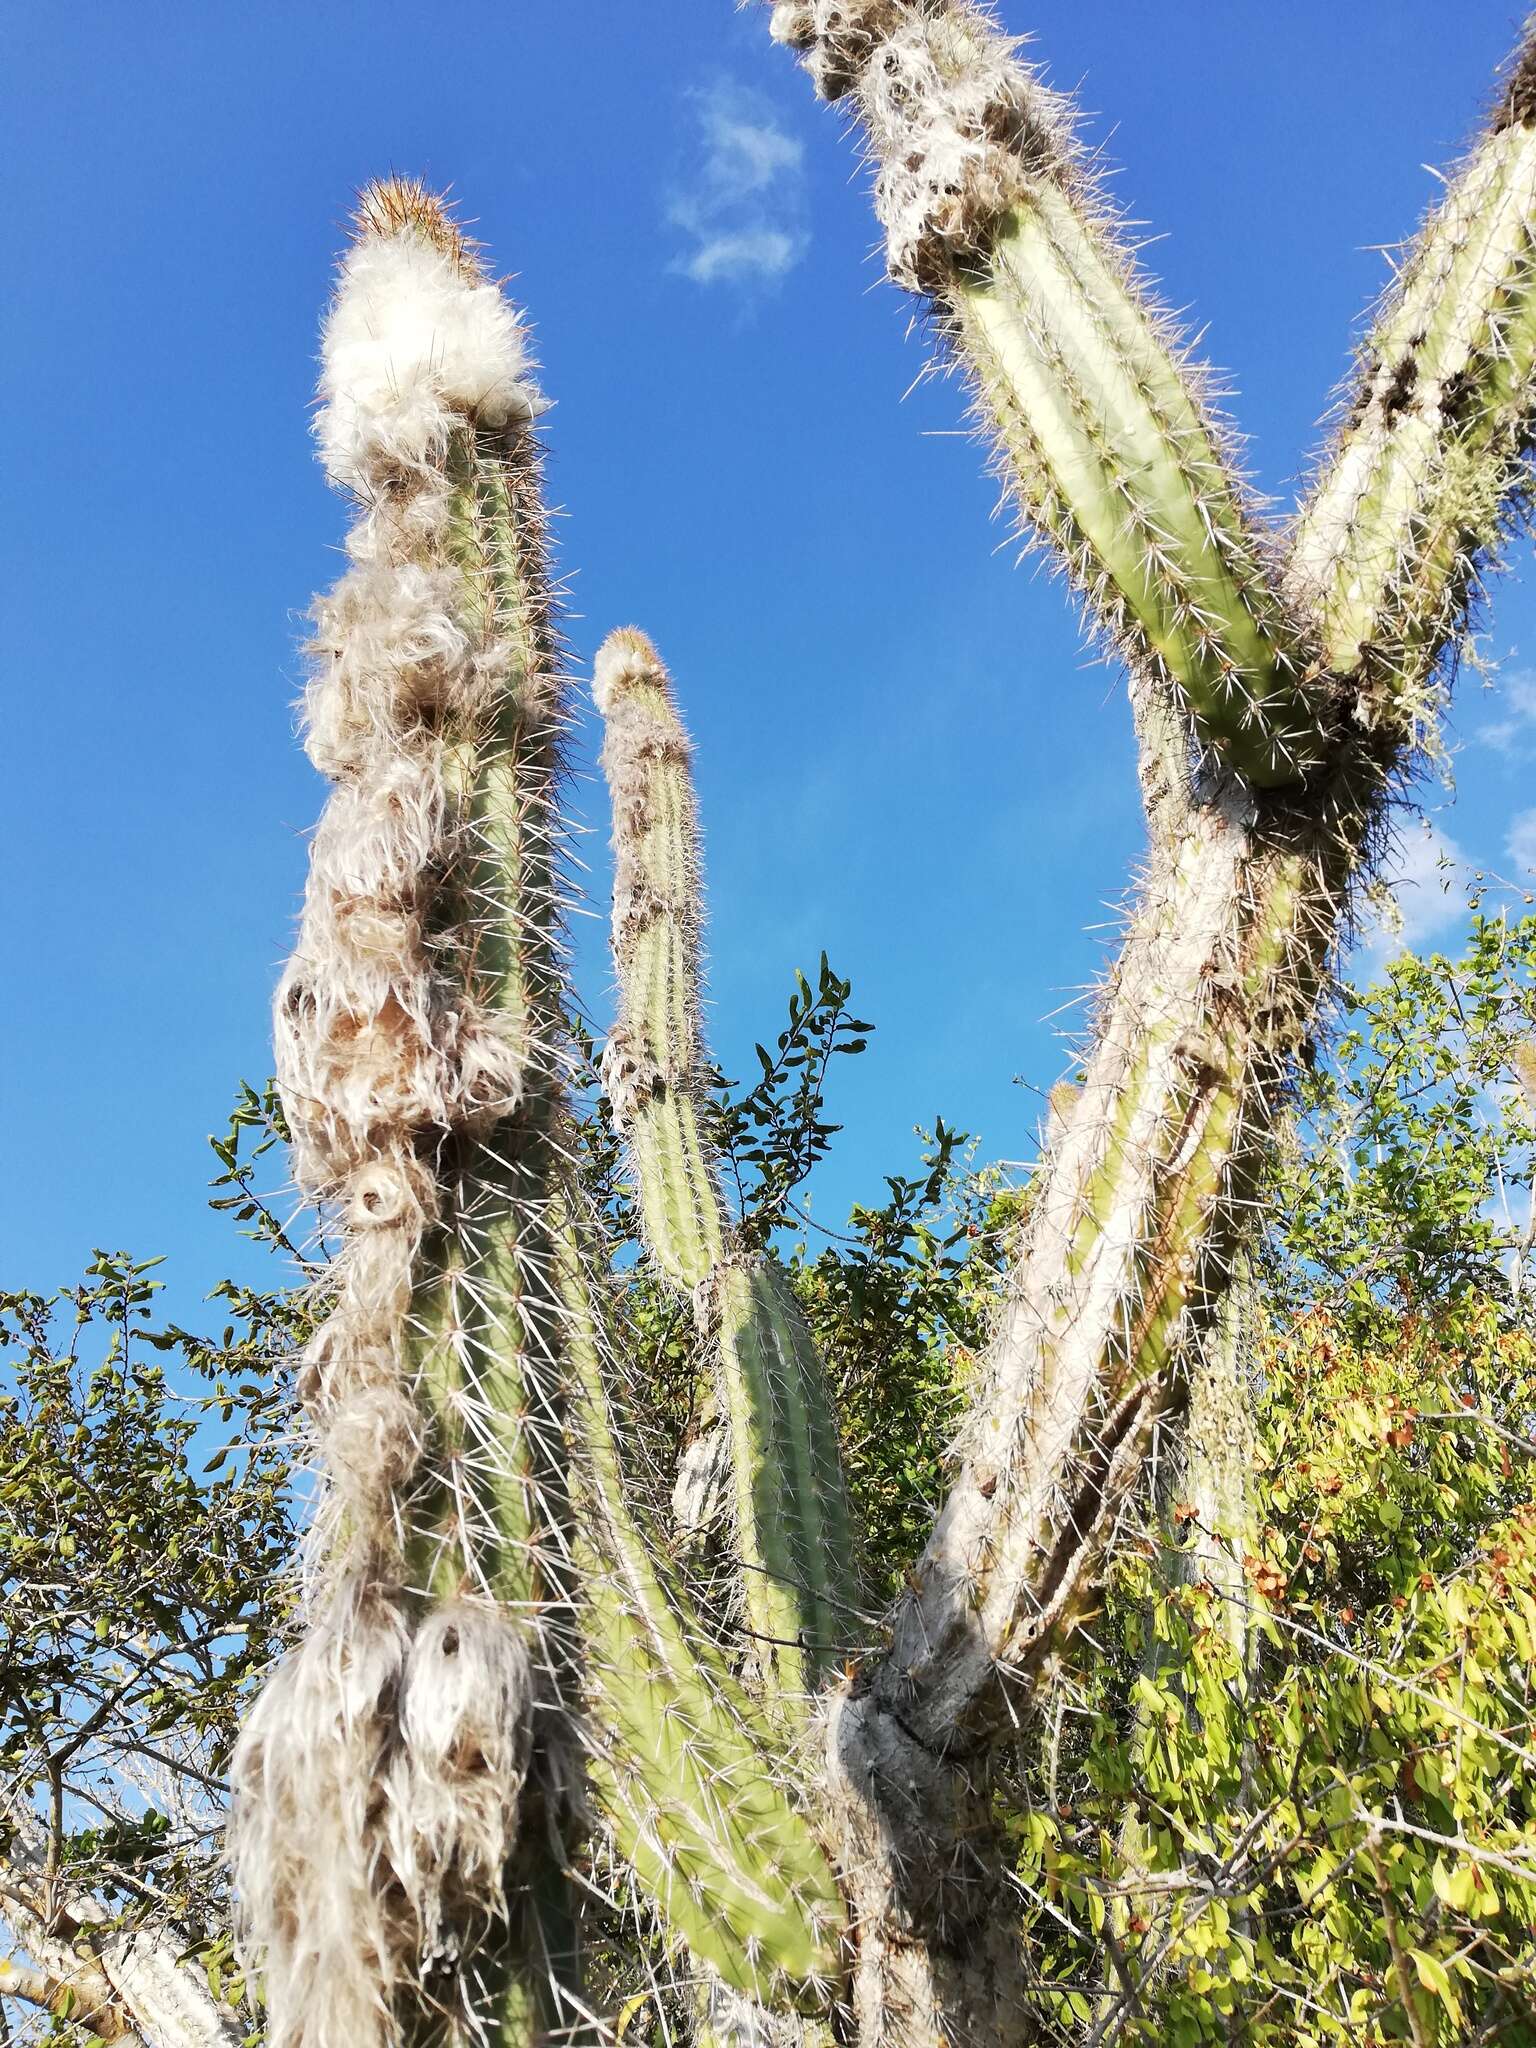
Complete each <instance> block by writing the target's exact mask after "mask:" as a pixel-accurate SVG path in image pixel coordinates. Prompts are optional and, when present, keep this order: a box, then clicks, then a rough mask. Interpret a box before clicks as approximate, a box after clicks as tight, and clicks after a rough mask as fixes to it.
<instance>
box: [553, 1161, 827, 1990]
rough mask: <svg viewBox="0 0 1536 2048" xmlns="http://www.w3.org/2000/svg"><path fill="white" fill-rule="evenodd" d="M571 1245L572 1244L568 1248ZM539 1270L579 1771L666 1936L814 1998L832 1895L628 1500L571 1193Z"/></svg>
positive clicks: (779, 1767) (729, 1679) (803, 1830)
mask: <svg viewBox="0 0 1536 2048" xmlns="http://www.w3.org/2000/svg"><path fill="white" fill-rule="evenodd" d="M584 1238H585V1239H586V1240H587V1241H586V1242H585V1244H584V1243H583V1239H584ZM555 1259H556V1270H557V1273H558V1276H559V1284H560V1287H561V1289H562V1292H563V1295H564V1299H565V1303H566V1308H567V1314H568V1322H567V1330H568V1345H567V1349H568V1358H569V1369H570V1374H571V1396H570V1400H571V1423H572V1433H573V1437H574V1438H575V1440H576V1441H577V1442H578V1443H579V1445H580V1452H579V1456H578V1458H577V1461H576V1463H575V1464H574V1466H573V1472H572V1484H573V1488H574V1491H575V1495H576V1499H577V1503H578V1510H579V1528H578V1535H577V1547H576V1563H577V1569H578V1571H579V1573H580V1575H581V1577H582V1580H583V1584H584V1597H583V1600H582V1607H581V1627H582V1632H583V1639H584V1642H585V1645H586V1649H587V1663H586V1681H587V1685H588V1687H589V1690H590V1693H591V1697H592V1704H593V1715H594V1720H595V1722H596V1723H597V1726H598V1729H599V1731H600V1734H599V1741H598V1744H597V1747H596V1749H595V1751H594V1754H593V1756H592V1759H591V1773H592V1778H593V1783H594V1789H595V1790H596V1792H597V1794H598V1797H599V1798H600V1800H601V1801H602V1804H603V1808H604V1811H605V1813H606V1815H607V1818H608V1820H609V1824H610V1825H611V1827H612V1828H613V1831H614V1836H615V1840H616V1843H617V1845H618V1847H619V1850H620V1852H621V1853H622V1854H623V1855H624V1857H625V1858H626V1859H627V1860H628V1861H629V1863H630V1864H631V1866H632V1868H633V1869H634V1871H635V1874H636V1876H637V1877H638V1878H639V1879H640V1882H641V1883H642V1884H643V1885H644V1887H645V1889H646V1891H647V1892H648V1893H649V1894H650V1896H651V1897H652V1899H653V1900H654V1901H655V1903H656V1905H657V1907H658V1909H659V1911H660V1912H661V1914H662V1917H663V1920H664V1922H665V1924H666V1925H667V1926H668V1927H669V1928H670V1930H671V1931H672V1933H673V1934H674V1935H675V1936H676V1937H677V1938H679V1939H680V1940H682V1941H683V1942H685V1943H686V1945H687V1947H688V1948H689V1950H690V1951H691V1952H692V1953H693V1954H694V1955H695V1956H696V1957H697V1958H698V1959H699V1960H700V1961H701V1962H704V1963H707V1964H708V1965H709V1966H710V1967H711V1968H712V1969H714V1970H715V1971H717V1972H718V1973H719V1975H720V1976H721V1977H723V1978H724V1979H725V1981H726V1982H727V1983H728V1984H730V1985H732V1986H733V1987H734V1988H735V1989H737V1990H738V1991H741V1992H744V1993H746V1994H747V1995H749V1996H750V1997H752V1998H754V1999H775V1998H777V1999H788V2000H789V2002H791V2003H795V2002H799V2001H801V2000H809V2002H810V2003H811V2005H812V2007H813V2009H814V2007H815V2006H816V2005H817V2004H821V2003H824V2002H825V1999H826V1996H827V1993H828V1990H829V1988H830V1986H831V1985H832V1983H833V1981H834V1980H835V1978H836V1975H837V1972H838V1947H837V1944H838V1937H839V1935H840V1933H841V1930H842V1925H843V1909H842V1901H841V1897H840V1895H839V1893H838V1890H837V1887H836V1884H835V1882H834V1880H833V1877H832V1872H831V1869H830V1866H829V1865H828V1863H827V1861H826V1858H825V1856H824V1854H823V1853H822V1851H821V1849H820V1847H819V1846H818V1844H817V1842H816V1839H815V1837H814V1835H813V1834H812V1832H811V1830H810V1828H809V1827H808V1825H807V1824H806V1821H805V1820H804V1818H803V1817H802V1816H801V1815H800V1814H799V1813H798V1812H797V1811H796V1810H795V1808H794V1806H793V1805H792V1804H791V1803H790V1801H789V1800H788V1798H787V1797H786V1795H785V1791H784V1784H783V1781H784V1779H785V1778H786V1776H787V1767H786V1762H785V1759H784V1758H783V1756H782V1754H781V1753H780V1752H779V1750H778V1747H777V1744H776V1741H775V1738H774V1736H773V1734H772V1733H771V1731H770V1729H769V1726H768V1723H767V1721H766V1720H765V1718H764V1716H763V1714H762V1712H761V1710H760V1709H759V1708H757V1707H755V1706H754V1705H753V1703H752V1702H750V1701H749V1700H748V1698H747V1697H746V1695H745V1693H744V1692H743V1691H742V1689H741V1687H740V1685H739V1684H738V1682H737V1680H736V1679H735V1678H734V1677H733V1675H732V1674H731V1671H730V1669H729V1667H728V1665H727V1664H726V1662H725V1659H724V1658H723V1656H722V1655H721V1653H720V1651H719V1649H718V1648H717V1647H716V1646H715V1644H714V1643H713V1642H712V1641H711V1640H710V1639H709V1637H708V1636H707V1634H706V1633H705V1630H704V1628H703V1626H702V1624H701V1622H700V1620H699V1618H698V1616H697V1615H696V1614H694V1613H692V1612H691V1609H690V1606H689V1602H688V1600H687V1597H686V1595H685V1594H684V1592H683V1591H682V1589H681V1587H680V1585H679V1583H678V1581H677V1579H676V1577H675V1576H674V1575H673V1574H672V1573H671V1572H670V1571H669V1569H668V1568H667V1566H666V1564H665V1562H664V1558H665V1545H664V1544H663V1543H662V1541H661V1540H660V1537H659V1534H658V1532H657V1530H656V1529H655V1528H654V1527H647V1526H646V1524H645V1521H644V1518H643V1517H642V1516H641V1515H640V1514H639V1513H637V1511H636V1509H635V1508H634V1506H633V1505H632V1502H633V1498H634V1493H633V1488H632V1485H631V1483H630V1481H629V1479H628V1478H627V1477H626V1472H625V1465H624V1460H623V1457H622V1454H621V1445H622V1442H623V1438H624V1434H625V1430H624V1416H623V1412H622V1409H620V1408H618V1407H617V1406H616V1401H615V1394H614V1387H613V1382H614V1379H615V1359H616V1356H617V1354H616V1353H615V1351H614V1350H613V1348H612V1339H611V1337H610V1335H609V1333H608V1331H607V1329H606V1325H605V1321H604V1316H603V1309H602V1303H601V1298H600V1296H599V1294H598V1292H597V1289H596V1286H595V1285H594V1282H593V1280H592V1277H591V1275H592V1273H593V1270H594V1267H595V1266H596V1264H597V1262H598V1260H597V1253H596V1251H595V1248H594V1246H593V1243H592V1241H591V1233H590V1232H583V1231H582V1229H581V1226H580V1211H579V1208H578V1206H577V1198H576V1197H575V1196H574V1195H572V1196H571V1197H570V1198H569V1200H568V1202H564V1203H562V1204H561V1207H560V1212H559V1214H558V1216H557V1221H556V1231H555Z"/></svg>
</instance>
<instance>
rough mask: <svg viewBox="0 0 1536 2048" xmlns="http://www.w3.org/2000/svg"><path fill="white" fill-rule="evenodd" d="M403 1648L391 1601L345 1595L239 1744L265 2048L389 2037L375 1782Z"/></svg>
mask: <svg viewBox="0 0 1536 2048" xmlns="http://www.w3.org/2000/svg"><path fill="white" fill-rule="evenodd" d="M407 1647H408V1639H407V1635H406V1629H405V1623H404V1621H403V1619H402V1617H401V1616H400V1614H399V1613H398V1612H397V1611H396V1610H395V1609H394V1608H393V1607H392V1606H390V1605H388V1604H386V1603H383V1602H379V1601H374V1600H368V1599H365V1600H361V1601H359V1600H358V1599H357V1598H356V1596H355V1592H354V1593H349V1594H348V1595H346V1596H343V1597H342V1598H341V1599H339V1600H338V1601H337V1603H336V1605H335V1606H334V1607H333V1609H332V1611H331V1613H330V1615H329V1616H328V1617H327V1619H326V1620H325V1621H324V1622H323V1623H319V1624H317V1625H315V1626H314V1627H312V1628H311V1630H310V1632H309V1634H308V1635H307V1636H306V1638H305V1640H304V1641H303V1643H302V1644H301V1645H300V1646H299V1648H298V1649H297V1650H295V1651H294V1652H293V1653H292V1654H291V1655H290V1656H289V1657H288V1658H287V1659H286V1660H285V1661H284V1663H283V1664H282V1665H280V1666H279V1668H278V1670H277V1672H276V1674H275V1675H274V1677H273V1678H272V1679H271V1680H270V1682H269V1683H268V1685H267V1687H266V1689H265V1690H264V1691H263V1693H262V1694H261V1697H260V1698H259V1699H258V1700H257V1702H256V1704H255V1706H254V1707H253V1708H252V1709H251V1712H250V1714H249V1716H248V1718H247V1720H246V1724H245V1727H244V1729H243V1731H242V1733H241V1736H240V1740H239V1742H238V1744H237V1745H236V1748H235V1754H234V1758H233V1760H232V1763H231V1766H230V1782H231V1786H232V1791H233V1811H232V1834H231V1843H232V1863H233V1874H234V1880H235V1891H236V1897H237V1903H238V1915H239V1921H240V1925H241V1927H242V1928H243V1930H244V1932H245V1937H246V1939H247V1942H248V1944H249V1945H250V1946H251V1948H252V1949H253V1951H255V1952H257V1953H259V1957H260V1962H261V1967H262V1969H263V1972H264V1978H265V1985H266V1998H267V2041H268V2044H269V2048H320V2044H325V2048H330V2044H332V2043H337V2044H339V2043H341V2042H346V2043H347V2044H348V2048H384V2044H386V2043H388V2042H389V2041H390V2039H391V2034H392V2028H391V2024H390V2012H389V2001H390V1999H391V1997H392V1994H393V1993H394V1991H395V1990H396V1989H397V1987H398V1986H399V1985H400V1983H401V1982H402V1980H403V1978H404V1977H405V1976H406V1974H407V1973H408V1969H409V1960H408V1957H409V1949H408V1934H409V1930H408V1929H407V1928H405V1927H403V1926H402V1925H401V1918H400V1912H399V1907H398V1904H397V1903H395V1902H394V1901H391V1900H388V1899H387V1897H386V1894H385V1892H384V1890H383V1888H382V1887H381V1886H380V1885H379V1883H378V1881H377V1880H378V1874H379V1865H380V1860H381V1856H382V1854H383V1850H384V1843H383V1840H382V1839H381V1833H380V1825H379V1822H380V1814H379V1806H380V1802H379V1800H378V1797H377V1787H378V1785H379V1783H380V1782H381V1780H386V1779H387V1776H388V1767H389V1762H390V1753H391V1748H392V1745H393V1742H394V1727H395V1720H394V1706H395V1698H396V1695H397V1693H398V1691H399V1687H400V1682H401V1679H402V1676H403V1674H404V1670H405V1660H406V1651H407ZM253 1959H254V1957H253Z"/></svg>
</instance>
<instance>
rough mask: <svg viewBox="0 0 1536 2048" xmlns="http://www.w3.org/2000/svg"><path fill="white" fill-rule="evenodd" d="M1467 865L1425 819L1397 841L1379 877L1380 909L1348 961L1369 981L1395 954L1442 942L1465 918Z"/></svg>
mask: <svg viewBox="0 0 1536 2048" xmlns="http://www.w3.org/2000/svg"><path fill="white" fill-rule="evenodd" d="M1466 868H1467V861H1466V857H1465V855H1464V854H1463V853H1462V850H1461V848H1460V847H1459V846H1458V845H1457V844H1456V842H1455V840H1454V839H1452V838H1451V837H1450V836H1449V834H1448V833H1445V832H1442V831H1441V830H1440V828H1439V826H1438V825H1431V824H1430V823H1429V822H1428V821H1427V820H1424V821H1421V822H1419V823H1418V824H1415V825H1410V826H1409V827H1408V829H1407V830H1406V831H1405V832H1404V833H1403V835H1402V837H1401V838H1400V839H1398V840H1397V841H1396V843H1395V844H1394V846H1393V848H1392V850H1391V852H1390V854H1389V855H1388V857H1387V860H1386V863H1385V866H1384V867H1383V869H1382V872H1381V875H1380V876H1379V878H1378V883H1377V889H1376V905H1375V908H1374V910H1373V912H1372V914H1371V915H1370V916H1369V917H1368V918H1367V920H1366V921H1365V923H1364V926H1363V928H1362V930H1361V933H1360V939H1359V943H1358V945H1357V947H1356V950H1355V953H1354V956H1353V958H1352V960H1351V962H1350V968H1351V973H1352V978H1353V979H1355V980H1356V981H1365V980H1368V979H1369V978H1370V977H1371V976H1372V975H1375V974H1378V973H1379V972H1380V971H1381V969H1382V968H1383V967H1384V966H1385V965H1386V963H1387V962H1388V961H1389V960H1390V959H1392V958H1393V957H1394V956H1395V955H1396V954H1398V953H1402V952H1412V951H1417V950H1418V948H1420V947H1421V946H1427V945H1429V944H1430V943H1431V942H1432V941H1434V940H1436V939H1439V938H1443V937H1444V936H1445V934H1446V933H1447V932H1449V931H1450V930H1451V929H1452V928H1453V927H1454V926H1456V925H1458V924H1459V923H1460V922H1461V921H1462V919H1463V918H1464V917H1465V915H1466V889H1465V883H1464V876H1465V873H1466Z"/></svg>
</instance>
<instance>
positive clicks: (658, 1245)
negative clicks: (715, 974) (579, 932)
mask: <svg viewBox="0 0 1536 2048" xmlns="http://www.w3.org/2000/svg"><path fill="white" fill-rule="evenodd" d="M595 694H596V696H597V700H598V705H599V708H600V709H601V711H602V713H603V716H604V718H605V720H606V724H607V734H606V739H605V743H604V747H603V766H604V770H605V773H606V775H607V778H608V785H609V790H610V793H611V797H612V807H613V822H614V854H615V866H614V912H613V956H614V965H615V969H616V974H617V981H618V988H619V1019H618V1023H617V1025H616V1028H615V1030H614V1033H613V1035H612V1037H611V1039H610V1041H609V1045H608V1050H607V1053H606V1055H605V1058H604V1073H605V1077H606V1079H607V1084H608V1092H609V1098H610V1100H611V1101H612V1103H613V1105H614V1110H615V1115H616V1117H617V1118H618V1121H619V1123H620V1126H621V1128H622V1129H623V1131H624V1133H625V1136H626V1138H627V1141H628V1144H629V1148H630V1154H631V1157H632V1159H633V1161H634V1164H635V1178H636V1181H637V1183H638V1185H639V1189H640V1198H641V1209H642V1215H643V1220H644V1226H645V1233H646V1239H647V1242H648V1244H649V1245H650V1247H651V1250H652V1253H653V1256H654V1257H655V1259H656V1262H657V1264H658V1265H659V1266H660V1268H661V1269H662V1271H663V1272H664V1273H665V1274H666V1275H667V1277H668V1278H669V1279H670V1280H671V1281H672V1282H673V1284H674V1285H676V1286H678V1287H680V1288H683V1289H684V1290H686V1291H687V1292H688V1294H689V1295H690V1297H691V1299H692V1301H693V1305H694V1311H695V1316H696V1318H697V1320H698V1322H699V1326H700V1330H701V1334H702V1335H703V1336H704V1337H705V1339H706V1340H707V1341H708V1342H709V1344H710V1345H711V1348H712V1351H713V1355H714V1358H715V1361H716V1365H717V1369H718V1376H719V1383H718V1389H717V1391H716V1396H715V1406H716V1408H717V1411H718V1412H719V1413H720V1415H721V1417H722V1421H723V1426H724V1429H725V1433H726V1437H727V1440H728V1444H729V1449H730V1462H731V1474H732V1499H733V1502H734V1509H735V1513H734V1524H735V1527H734V1537H735V1548H736V1559H737V1564H738V1576H739V1581H740V1590H741V1601H742V1607H743V1609H744V1612H745V1618H746V1626H747V1629H748V1631H749V1634H750V1637H751V1663H752V1665H753V1667H754V1669H755V1670H756V1671H757V1672H758V1673H759V1674H760V1675H761V1677H762V1679H763V1684H762V1687H761V1691H762V1693H763V1697H764V1699H765V1700H766V1701H767V1702H769V1703H770V1704H771V1706H772V1708H773V1710H774V1711H775V1712H776V1713H778V1714H780V1715H781V1716H783V1717H787V1718H788V1719H791V1720H792V1719H797V1718H803V1713H804V1706H805V1701H806V1699H807V1698H808V1696H809V1694H810V1693H811V1692H812V1691H813V1689H814V1687H815V1685H816V1683H817V1680H818V1678H819V1677H820V1676H821V1675H822V1674H823V1673H824V1672H825V1670H826V1669H827V1667H828V1665H829V1663H830V1661H831V1658H832V1655H833V1653H834V1651H835V1648H836V1646H837V1644H838V1643H839V1642H840V1641H841V1640H843V1639H844V1638H845V1636H846V1633H847V1621H848V1615H849V1612H850V1609H851V1608H852V1606H853V1603H854V1588H855V1573H854V1569H853V1531H852V1523H851V1518H850V1516H849V1511H848V1500H847V1492H846V1488H845V1485H844V1480H843V1473H842V1464H841V1457H840V1453H839V1448H838V1436H837V1421H836V1416H835V1413H834V1411H833V1406H832V1398H831V1392H830V1389H829V1388H828V1386H827V1379H826V1371H825V1367H824V1366H823V1364H822V1361H821V1358H820V1356H819V1354H818V1352H817V1350H816V1346H815V1344H814V1341H813V1340H812V1338H811V1334H810V1332H809V1330H808V1329H807V1328H806V1325H805V1319H804V1317H803V1316H802V1315H801V1313H800V1309H799V1305H798V1303H797V1302H796V1300H795V1298H794V1293H793V1290H792V1289H791V1287H790V1286H789V1283H788V1281H787V1280H786V1279H785V1277H784V1275H783V1274H782V1273H781V1272H780V1271H779V1270H778V1269H777V1267H776V1266H775V1265H774V1263H773V1261H772V1260H771V1259H767V1258H750V1257H748V1256H746V1255H745V1254H744V1253H743V1252H742V1250H741V1249H740V1247H739V1245H738V1244H737V1243H736V1241H735V1232H734V1231H733V1229H732V1225H731V1221H730V1218H729V1215H728V1213H727V1211H726V1207H725V1203H724V1200H723V1197H722V1195H721V1192H720V1175H719V1170H718V1164H717V1161H716V1159H715V1156H714V1153H713V1150H712V1148H711V1146H710V1144H709V1141H708V1139H707V1136H706V1134H705V1131H704V1128H703V1125H702V1121H701V1111H702V1109H703V1105H704V1102H705V1100H706V1091H707V1087H708V1077H707V1071H706V1063H705V1050H704V1035H703V1027H702V1023H701V1020H700V978H701V977H700V970H699V945H700V931H701V925H702V915H701V912H700V909H699V876H698V868H699V858H698V840H699V833H698V817H697V809H696V805H695V802H694V795H693V787H692V781H691V777H690V774H689V758H688V741H687V737H686V735H685V733H684V731H683V727H682V722H681V720H680V718H679V716H678V713H677V708H676V705H675V703H674V701H673V696H672V689H671V683H670V679H669V677H668V675H667V671H666V669H665V668H664V667H663V665H662V662H661V659H660V657H659V655H658V654H657V652H656V650H655V648H654V647H653V646H652V645H651V643H650V641H649V640H647V639H646V637H645V636H644V634H642V633H638V632H636V631H635V630H634V629H633V628H628V627H626V628H621V629H620V630H619V631H618V632H616V633H613V634H610V635H609V637H608V639H607V640H606V641H605V642H604V644H603V647H602V649H601V650H600V652H599V654H598V659H597V664H596V670H595Z"/></svg>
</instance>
